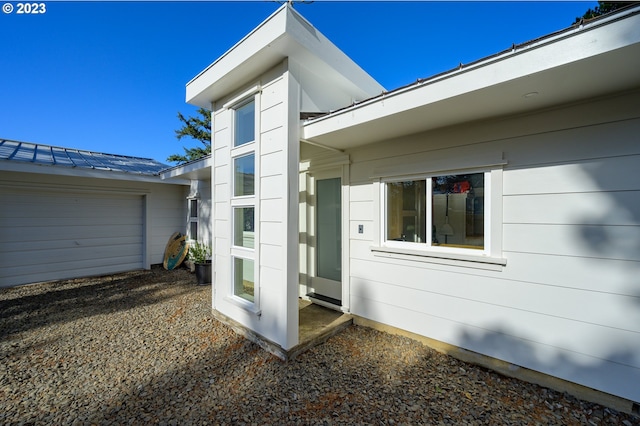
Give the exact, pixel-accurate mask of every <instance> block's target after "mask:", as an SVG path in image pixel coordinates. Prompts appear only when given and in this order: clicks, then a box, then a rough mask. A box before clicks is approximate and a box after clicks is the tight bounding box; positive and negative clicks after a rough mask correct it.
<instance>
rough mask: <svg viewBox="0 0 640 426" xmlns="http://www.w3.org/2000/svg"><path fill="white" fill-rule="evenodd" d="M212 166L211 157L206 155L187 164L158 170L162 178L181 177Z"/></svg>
mask: <svg viewBox="0 0 640 426" xmlns="http://www.w3.org/2000/svg"><path fill="white" fill-rule="evenodd" d="M212 167H213V157H212V156H207V157H206V158H203V159H201V160H197V161H194V162H191V163H187V164H181V165H179V166H176V167H172V168H170V169H167V170H163V171H162V172H160V177H161V178H162V179H163V180H164V179H173V178H181V177H183V176H185V175H188V174H193V173H197V172H200V171H203V170H206V169H211V168H212Z"/></svg>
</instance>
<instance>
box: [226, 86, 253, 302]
mask: <svg viewBox="0 0 640 426" xmlns="http://www.w3.org/2000/svg"><path fill="white" fill-rule="evenodd" d="M232 112H233V122H234V124H233V129H234V134H233V147H232V148H231V157H232V161H233V169H232V176H231V180H232V196H231V228H232V229H231V233H232V244H231V269H232V277H233V278H232V288H231V291H232V294H233V297H234V298H235V299H236V300H237V301H239V302H240V304H241V305H244V306H246V307H247V309H250V310H256V309H257V308H258V303H259V291H258V288H259V287H258V285H257V283H256V270H257V269H256V250H255V249H256V244H257V243H256V241H255V239H256V235H257V233H256V230H255V226H256V225H255V212H256V189H257V188H256V156H257V154H256V150H257V143H256V142H257V140H256V139H257V135H256V99H255V98H253V99H251V100H249V101H248V102H247V101H245V102H241V103H239V104H238V106H237V107H236V108H235V109H233V110H232Z"/></svg>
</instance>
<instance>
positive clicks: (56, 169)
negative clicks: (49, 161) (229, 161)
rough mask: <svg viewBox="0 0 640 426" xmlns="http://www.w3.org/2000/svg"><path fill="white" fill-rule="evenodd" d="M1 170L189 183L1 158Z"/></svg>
mask: <svg viewBox="0 0 640 426" xmlns="http://www.w3.org/2000/svg"><path fill="white" fill-rule="evenodd" d="M0 172H17V173H36V174H46V175H56V176H71V177H77V178H93V179H111V180H119V181H130V182H148V183H165V184H167V183H168V184H180V185H188V184H189V182H188V181H186V182H181V181H179V180H162V179H161V178H160V176H158V175H146V174H136V173H126V172H119V171H113V170H101V169H89V168H82V167H67V166H60V165H46V164H37V163H26V162H20V161H8V160H0Z"/></svg>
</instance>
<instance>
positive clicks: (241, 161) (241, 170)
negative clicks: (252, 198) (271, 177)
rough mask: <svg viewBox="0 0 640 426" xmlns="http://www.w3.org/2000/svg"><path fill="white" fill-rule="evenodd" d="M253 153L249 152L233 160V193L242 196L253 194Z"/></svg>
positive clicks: (254, 160)
mask: <svg viewBox="0 0 640 426" xmlns="http://www.w3.org/2000/svg"><path fill="white" fill-rule="evenodd" d="M255 157H256V156H255V154H253V153H251V154H248V155H243V156H241V157H237V158H234V160H233V170H234V177H233V188H234V189H233V195H234V196H236V197H243V196H247V195H255V162H256V159H255Z"/></svg>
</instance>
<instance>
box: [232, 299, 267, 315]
mask: <svg viewBox="0 0 640 426" xmlns="http://www.w3.org/2000/svg"><path fill="white" fill-rule="evenodd" d="M224 300H225V301H226V302H229V303H231V304H232V305H235V306H237V307H239V308H242V309H244V310H245V311H247V312H249V313H252V314H253V315H255V316H257V317H259V316H261V315H262V310H261V309H258V307H257V306H256V305H255V303H251V302H249V301H247V300H245V299H242V298H240V297H234V296H227V297H225V298H224Z"/></svg>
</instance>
